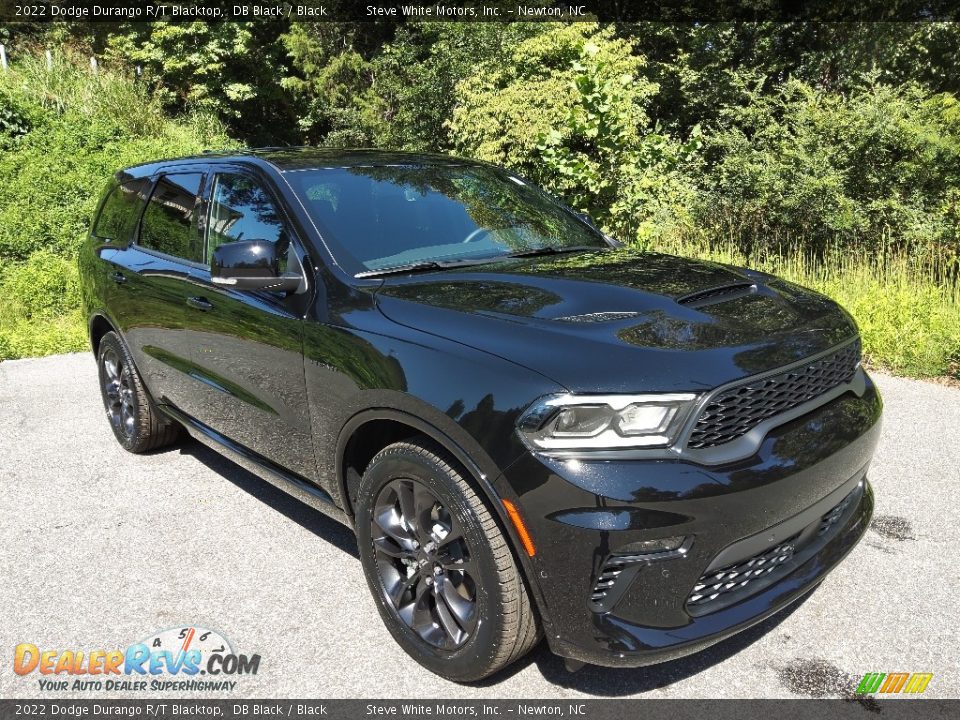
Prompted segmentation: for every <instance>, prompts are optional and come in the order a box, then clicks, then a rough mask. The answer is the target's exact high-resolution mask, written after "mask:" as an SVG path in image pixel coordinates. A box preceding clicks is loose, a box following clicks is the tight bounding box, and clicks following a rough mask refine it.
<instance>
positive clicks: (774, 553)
mask: <svg viewBox="0 0 960 720" xmlns="http://www.w3.org/2000/svg"><path fill="white" fill-rule="evenodd" d="M794 540H796V538H795V537H794V538H791V539H790V540H787V541H786V542H783V543H780V544H779V545H777V546H776V547H775V548H773V549H772V550H768V551H767V552H765V553H763V554H761V555H755V556H753V557H752V558H750V559H749V560H745V561H744V562H740V563H736V564H735V565H728V566H727V567H725V568H721V569H720V570H714V571H713V572H710V573H708V574H707V575H704V576H703V577H701V578H700V580H699V581H698V582H697V584H696V585H694V586H693V592H692V593H690V597H689V598H687V605H688V606H691V607H693V606H697V605H704V604H706V603H708V602H711V601H713V600H716V599H717V598H718V597H720V596H721V595H727V594H729V593H742V594H743V595H744V596H746V595H749V594H750V591H751V588H749V587H748V586H749V585H750V583H752V582H754V581H755V580H758V579H760V578H761V577H763V576H764V575H768V574H769V573H772V572H773V571H774V570H776V569H777V567H778V566H780V565H783V564H784V563H785V562H788V561H789V560H790V559H791V558H792V557H793V553H794V550H795V548H794V546H793V541H794Z"/></svg>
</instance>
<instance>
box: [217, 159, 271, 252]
mask: <svg viewBox="0 0 960 720" xmlns="http://www.w3.org/2000/svg"><path fill="white" fill-rule="evenodd" d="M208 228H209V229H208V231H207V263H209V262H210V261H211V260H212V259H213V251H214V249H215V248H217V247H218V246H220V245H223V244H224V243H229V242H236V241H238V240H268V241H269V242H274V243H280V244H281V245H282V247H278V248H277V251H278V253H277V254H278V255H280V256H281V257H283V256H284V253H286V252H287V250H288V249H289V244H290V238H289V237H288V236H287V233H286V232H285V230H284V227H283V221H282V220H281V216H280V212H279V211H278V209H277V206H276V205H275V204H274V202H273V200H272V199H271V197H270V193H268V192H267V191H266V189H265V188H263V187H262V186H261V185H260V184H259V183H258V182H257V181H256V180H254V179H253V178H250V177H247V176H246V175H238V174H232V173H224V174H218V175H217V176H216V178H215V179H214V181H213V192H212V193H211V194H210V222H209V224H208Z"/></svg>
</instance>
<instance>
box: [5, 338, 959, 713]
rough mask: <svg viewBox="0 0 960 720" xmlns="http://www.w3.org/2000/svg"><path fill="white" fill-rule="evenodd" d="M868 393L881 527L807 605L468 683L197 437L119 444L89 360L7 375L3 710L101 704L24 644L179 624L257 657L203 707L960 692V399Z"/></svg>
mask: <svg viewBox="0 0 960 720" xmlns="http://www.w3.org/2000/svg"><path fill="white" fill-rule="evenodd" d="M876 379H877V382H878V384H879V386H880V388H881V391H882V393H883V397H884V400H885V403H886V415H885V420H884V430H883V438H882V441H881V445H880V449H879V452H878V453H877V456H876V458H875V460H874V463H873V468H872V470H871V473H870V479H871V481H872V483H873V485H874V489H875V492H876V499H877V506H876V511H875V516H874V520H873V524H872V526H871V529H870V531H869V532H868V534H867V536H866V537H865V539H864V541H863V542H862V543H861V544H860V545H859V546H858V547H857V548H856V549H855V550H854V551H853V553H852V554H851V555H850V556H849V557H848V558H847V560H846V561H845V562H844V563H842V564H841V565H840V567H839V568H837V569H836V570H835V571H834V572H833V573H832V574H831V575H830V576H829V577H828V578H827V579H826V580H825V582H824V583H823V584H822V585H821V587H820V588H818V589H817V590H816V591H815V592H813V593H812V594H811V595H810V596H808V598H807V599H806V600H804V601H803V602H801V603H799V604H798V605H796V606H794V607H792V608H790V609H789V610H787V611H786V612H783V613H780V614H779V615H777V616H775V617H773V618H771V619H770V620H768V621H767V622H765V623H763V624H761V625H759V626H757V627H755V628H753V629H751V630H749V631H747V632H744V633H742V634H740V635H739V636H736V637H734V638H732V639H731V640H728V641H726V642H724V643H721V644H719V645H716V646H714V647H713V648H711V649H708V650H707V651H705V652H702V653H700V654H697V655H694V656H691V657H688V658H685V659H682V660H678V661H675V662H670V663H667V664H663V665H659V666H654V667H648V668H640V669H632V670H622V669H620V670H611V669H605V668H597V667H587V668H585V669H583V670H581V671H580V672H578V673H574V674H569V673H567V672H566V670H565V669H564V667H563V663H562V662H561V661H560V660H559V659H558V658H556V657H554V656H553V655H552V654H551V653H550V652H549V651H548V650H547V649H546V647H545V646H544V645H541V646H539V647H538V648H536V649H535V650H534V651H533V652H532V653H531V654H530V655H529V656H528V657H527V658H525V659H524V660H522V661H521V662H519V663H518V664H516V665H514V666H512V667H511V668H508V669H507V670H505V671H503V672H501V673H500V674H498V675H496V676H494V677H493V678H490V679H488V680H487V681H485V682H483V683H480V684H474V685H468V686H458V685H455V684H453V683H450V682H447V681H445V680H442V679H440V678H438V677H436V676H435V675H432V674H431V673H429V672H427V671H426V670H424V669H422V668H421V667H420V666H419V665H417V664H416V663H414V662H413V661H412V660H411V659H409V658H408V657H407V656H406V655H405V654H404V653H403V652H402V651H401V650H400V648H399V647H398V646H397V645H396V644H395V643H394V641H393V640H392V638H391V637H390V635H389V633H388V632H387V631H386V629H385V628H384V627H383V625H382V624H381V622H380V618H379V616H378V614H377V612H376V609H375V607H374V604H373V601H372V600H371V598H370V597H369V594H368V591H367V587H366V584H365V582H364V579H363V573H362V570H361V568H360V563H359V561H358V560H357V552H356V545H355V541H354V539H353V536H352V534H351V532H350V531H349V530H347V529H346V528H344V527H343V526H341V525H339V524H337V523H336V522H334V521H332V520H329V519H327V518H326V517H324V516H322V515H320V514H318V513H316V512H315V511H313V510H311V509H309V508H307V507H306V506H304V505H301V504H300V503H299V502H297V501H296V500H294V499H292V498H290V497H288V496H286V495H285V494H284V493H282V492H280V491H279V490H276V489H274V488H273V487H272V486H271V485H269V484H267V483H266V482H263V481H262V480H260V479H258V478H257V477H255V476H253V475H251V474H250V473H248V472H246V471H245V470H243V469H241V468H240V467H238V466H237V465H234V464H233V463H231V462H229V461H227V460H225V459H223V458H221V457H220V456H219V455H217V454H216V453H214V452H212V451H210V450H208V449H206V448H204V447H203V446H201V445H199V444H198V443H195V442H192V441H185V442H183V443H182V444H181V445H180V446H178V447H175V448H173V449H169V450H165V451H160V452H156V453H154V454H150V455H145V456H136V455H131V454H128V453H126V452H124V451H123V450H122V449H121V448H120V447H119V445H117V443H116V442H115V440H114V438H113V435H112V433H111V432H110V429H109V427H108V425H107V422H106V420H105V418H104V415H103V410H102V405H101V403H100V398H99V394H98V390H97V383H96V367H95V363H94V360H93V357H92V356H91V355H89V354H76V355H60V356H53V357H47V358H41V359H31V360H17V361H7V362H3V363H0V697H2V698H11V697H37V696H45V697H47V698H49V699H53V698H65V697H91V694H90V693H89V692H83V691H80V690H76V691H73V690H72V689H68V690H67V691H44V690H41V689H40V686H39V682H38V679H40V678H44V677H46V676H43V675H40V674H39V673H37V672H33V673H30V674H28V675H23V676H20V675H17V674H15V673H14V670H13V668H14V662H13V661H14V648H15V646H17V645H19V644H21V643H32V644H34V645H36V646H37V647H38V648H40V649H41V650H45V649H57V650H65V649H75V650H83V651H84V652H90V651H92V650H98V649H102V650H110V649H115V648H125V647H127V646H128V645H130V644H131V643H134V642H137V641H140V640H142V639H149V638H152V637H154V636H155V635H156V634H157V633H158V632H159V631H163V630H166V629H169V628H174V629H176V628H179V627H184V628H186V627H195V628H199V629H203V630H211V631H216V633H218V635H216V634H215V635H214V636H213V638H217V637H223V638H226V639H228V641H229V642H230V643H231V644H232V647H233V649H234V650H235V652H237V653H238V654H241V653H242V654H246V655H248V656H252V655H253V654H259V655H260V664H259V667H258V672H257V673H256V675H250V674H248V675H244V676H237V675H232V676H229V677H230V678H231V681H233V680H235V681H236V686H235V687H234V688H233V690H230V691H226V692H199V691H197V692H194V693H193V695H192V696H193V697H197V698H212V697H277V698H305V697H310V698H325V699H333V698H376V697H380V698H416V699H426V698H483V697H493V698H531V699H532V698H574V697H590V696H595V697H633V696H637V697H640V696H643V697H669V698H720V697H728V698H769V697H842V696H848V695H850V694H851V693H852V692H853V690H854V689H855V687H856V684H857V682H859V679H860V678H861V677H862V676H863V675H864V674H865V673H868V672H931V673H933V674H934V677H933V679H932V681H931V682H930V685H929V686H928V688H927V690H926V693H925V696H927V697H960V661H958V656H957V648H958V647H960V605H958V602H957V597H958V594H960V569H958V568H960V563H958V559H960V550H958V548H960V502H958V500H957V498H958V490H960V443H958V441H957V439H958V428H960V391H958V390H956V389H953V388H948V387H944V386H940V385H935V384H931V383H925V382H918V381H913V380H905V379H902V378H894V377H887V376H882V375H880V376H877V378H876ZM165 637H166V636H165ZM49 677H54V676H52V675H51V676H49ZM55 677H57V678H61V679H62V677H63V676H55ZM66 677H67V679H68V680H69V681H70V683H73V681H74V680H76V679H90V678H91V676H66ZM221 677H224V678H225V677H228V676H227V675H222V676H221ZM207 679H211V676H207ZM71 687H72V685H71ZM161 694H162V693H161ZM185 694H186V693H179V692H174V693H168V695H185ZM139 695H142V696H152V697H156V696H157V695H158V693H156V692H150V691H149V690H148V691H146V692H143V693H139ZM96 696H97V697H103V696H112V697H137V696H138V693H136V692H132V693H131V692H127V691H118V692H110V693H108V692H100V693H96Z"/></svg>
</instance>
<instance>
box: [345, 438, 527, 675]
mask: <svg viewBox="0 0 960 720" xmlns="http://www.w3.org/2000/svg"><path fill="white" fill-rule="evenodd" d="M357 539H358V543H359V547H360V559H361V562H362V563H363V569H364V574H365V575H366V578H367V584H368V585H369V586H370V590H371V592H372V593H373V596H374V598H375V600H376V602H377V607H378V609H379V611H380V616H381V617H382V618H383V621H384V623H385V624H386V626H387V629H389V630H390V633H391V634H392V635H393V637H394V639H396V641H397V642H398V643H399V644H400V646H401V647H402V648H403V649H404V650H405V651H406V652H407V654H409V655H410V656H411V657H413V658H414V659H415V660H416V661H417V662H419V663H420V664H421V665H423V666H424V667H426V668H427V669H429V670H431V671H433V672H435V673H436V674H438V675H441V676H443V677H445V678H447V679H450V680H455V681H460V682H465V681H472V680H479V679H481V678H484V677H487V676H488V675H491V674H492V673H494V672H496V671H497V670H499V669H501V668H503V667H505V666H506V665H509V664H510V663H512V662H514V661H515V660H517V659H519V658H520V657H522V656H523V655H525V654H526V653H527V652H528V651H529V650H530V649H531V648H532V647H533V646H534V645H535V644H536V642H537V640H538V639H539V629H538V623H537V620H536V616H535V613H534V609H533V607H532V605H531V603H530V598H529V595H528V593H527V589H526V587H525V585H524V581H523V577H522V576H521V574H520V570H519V568H518V567H517V564H516V561H515V560H514V557H513V554H512V552H511V551H510V547H509V545H508V544H507V540H506V538H505V537H504V536H503V533H502V532H501V531H500V528H499V526H498V525H497V522H496V520H495V519H494V517H493V516H492V515H491V513H490V511H489V510H488V509H487V507H486V505H485V504H484V503H483V501H482V500H481V499H480V497H479V496H478V495H477V493H476V492H475V491H474V489H473V488H472V487H471V486H470V484H469V483H467V482H466V480H465V479H464V477H463V476H462V475H461V473H460V472H459V471H458V470H457V469H456V465H455V463H454V462H453V461H452V460H451V459H450V458H449V457H448V456H447V454H446V453H445V452H444V451H443V450H442V449H441V448H440V447H439V446H437V445H436V444H434V443H433V442H431V441H430V440H428V439H427V438H418V439H416V440H413V441H408V442H399V443H394V444H393V445H390V446H389V447H387V448H385V449H384V450H382V451H381V452H380V453H378V454H377V456H376V457H374V459H373V460H372V461H371V462H370V465H369V466H368V467H367V470H366V472H365V473H364V475H363V479H362V480H361V483H360V489H359V493H358V499H357Z"/></svg>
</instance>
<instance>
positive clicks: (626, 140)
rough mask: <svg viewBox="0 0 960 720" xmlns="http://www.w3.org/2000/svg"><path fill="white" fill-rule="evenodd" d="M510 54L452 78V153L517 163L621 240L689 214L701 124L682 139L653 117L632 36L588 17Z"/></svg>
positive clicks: (644, 236) (644, 235)
mask: <svg viewBox="0 0 960 720" xmlns="http://www.w3.org/2000/svg"><path fill="white" fill-rule="evenodd" d="M512 60H513V62H511V63H506V64H501V63H490V64H487V65H479V66H478V67H477V68H476V69H475V71H474V73H473V74H472V75H470V76H469V77H468V78H466V79H464V80H463V81H462V82H461V83H460V84H459V85H458V86H457V101H458V102H457V106H456V108H455V110H454V113H453V116H452V118H451V120H450V123H449V127H450V130H451V133H452V136H453V140H454V145H455V147H456V149H457V150H458V151H459V152H460V153H462V154H465V155H469V156H473V157H479V158H481V159H484V160H489V161H492V162H497V163H501V164H506V165H509V166H511V167H514V168H516V169H518V170H519V171H520V172H522V173H524V174H526V175H528V176H530V177H532V178H534V179H535V180H537V181H538V182H539V183H541V184H542V185H544V186H545V187H547V188H549V189H551V190H553V191H554V192H556V193H557V194H559V195H561V196H563V198H564V199H565V200H566V201H567V202H568V203H569V204H570V205H571V206H572V207H575V208H577V209H579V210H581V211H584V212H587V213H589V214H590V215H591V216H593V217H594V218H595V219H596V220H597V221H598V222H599V223H600V224H601V225H602V226H603V227H604V228H606V229H607V230H609V231H611V232H612V233H614V234H615V235H616V236H618V237H620V238H621V239H625V240H632V241H637V242H641V243H646V242H648V241H649V239H650V238H651V237H653V236H655V235H658V234H662V233H664V232H667V231H668V230H670V229H672V228H674V227H675V226H677V225H682V224H684V223H685V222H687V221H688V216H687V211H686V208H687V207H688V206H689V205H690V202H691V195H692V184H691V183H690V182H689V180H688V179H687V178H686V177H685V176H684V172H683V168H684V167H685V165H686V164H688V163H689V161H690V159H691V158H692V156H693V154H694V153H695V152H696V150H697V149H698V148H699V144H700V141H699V137H698V136H699V128H694V130H693V131H692V132H691V134H690V137H689V138H687V140H686V141H685V142H680V141H677V140H676V139H674V138H671V137H670V136H668V135H667V134H665V133H663V132H662V131H661V130H660V129H659V128H657V127H656V126H654V125H653V124H652V123H651V121H650V119H649V116H648V114H647V105H648V103H649V101H650V99H651V98H652V97H653V96H655V94H656V93H657V86H656V85H655V84H654V83H652V82H650V81H649V80H647V79H646V77H645V76H644V71H645V67H646V63H645V60H644V59H643V58H642V57H640V56H638V55H637V54H636V50H635V47H634V44H633V42H632V41H629V40H625V39H621V38H617V37H615V36H614V33H613V31H612V29H610V28H605V29H601V28H599V27H597V26H595V25H589V24H586V23H578V24H575V25H570V26H548V28H547V29H546V30H544V31H542V32H540V33H538V34H537V35H535V36H533V37H531V38H528V39H527V40H525V41H523V42H521V43H519V44H518V45H517V46H516V48H515V49H514V51H513V58H512Z"/></svg>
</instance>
